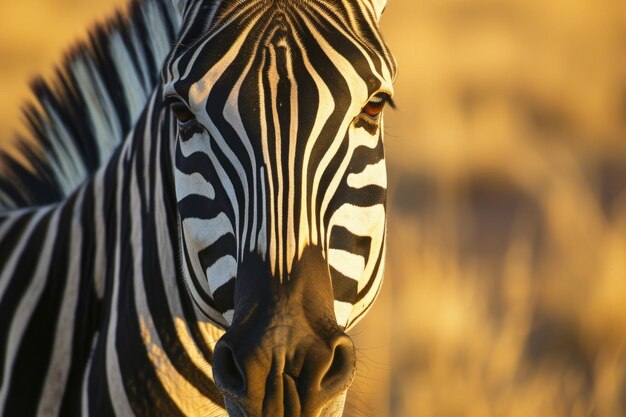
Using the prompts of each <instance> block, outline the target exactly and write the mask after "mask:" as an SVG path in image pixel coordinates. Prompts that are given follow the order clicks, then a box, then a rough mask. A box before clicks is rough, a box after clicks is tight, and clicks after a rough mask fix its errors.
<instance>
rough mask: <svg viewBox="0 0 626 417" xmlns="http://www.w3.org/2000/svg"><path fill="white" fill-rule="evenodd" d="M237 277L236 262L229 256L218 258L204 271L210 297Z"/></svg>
mask: <svg viewBox="0 0 626 417" xmlns="http://www.w3.org/2000/svg"><path fill="white" fill-rule="evenodd" d="M236 276H237V260H236V259H235V258H233V257H232V256H230V255H225V256H222V257H221V258H219V259H218V260H217V261H215V263H213V265H211V266H209V267H208V268H207V270H206V277H207V279H208V281H209V288H210V289H211V296H213V294H215V292H216V291H217V290H218V289H220V287H222V286H223V285H224V284H226V283H228V282H229V281H230V280H231V279H233V278H235V277H236Z"/></svg>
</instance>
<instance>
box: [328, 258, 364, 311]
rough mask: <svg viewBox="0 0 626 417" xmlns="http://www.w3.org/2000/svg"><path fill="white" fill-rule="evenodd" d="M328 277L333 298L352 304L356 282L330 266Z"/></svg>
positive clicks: (354, 299) (355, 294)
mask: <svg viewBox="0 0 626 417" xmlns="http://www.w3.org/2000/svg"><path fill="white" fill-rule="evenodd" d="M330 277H331V280H332V282H333V296H334V298H335V300H337V301H342V302H344V303H351V304H354V303H355V302H356V300H357V298H356V297H357V292H358V285H359V284H358V282H357V281H356V280H354V279H352V278H349V277H347V276H345V275H344V274H342V273H341V272H339V271H337V270H336V269H335V268H333V267H332V266H330Z"/></svg>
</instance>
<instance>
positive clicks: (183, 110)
mask: <svg viewBox="0 0 626 417" xmlns="http://www.w3.org/2000/svg"><path fill="white" fill-rule="evenodd" d="M166 102H167V104H168V105H169V106H170V109H171V110H172V114H174V117H175V118H176V119H177V120H178V121H179V122H180V123H187V122H190V121H192V120H193V119H195V117H196V116H195V115H194V114H193V112H192V111H191V110H189V107H187V105H186V104H185V103H183V102H182V101H180V100H179V99H177V98H170V99H167V100H166Z"/></svg>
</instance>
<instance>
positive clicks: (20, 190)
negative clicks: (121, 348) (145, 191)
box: [0, 0, 180, 211]
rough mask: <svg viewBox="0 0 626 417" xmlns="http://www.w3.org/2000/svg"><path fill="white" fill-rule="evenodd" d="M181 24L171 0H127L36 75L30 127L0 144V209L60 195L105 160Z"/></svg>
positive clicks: (135, 112)
mask: <svg viewBox="0 0 626 417" xmlns="http://www.w3.org/2000/svg"><path fill="white" fill-rule="evenodd" d="M179 26H180V15H179V12H178V11H177V10H176V8H175V6H174V4H173V2H172V0H132V1H131V3H130V4H129V5H128V6H127V10H126V11H125V12H120V11H117V12H116V14H115V15H114V16H113V17H112V18H109V19H108V20H107V21H105V22H104V23H99V24H97V25H96V26H95V28H93V29H92V30H91V31H90V33H89V37H88V40H87V41H82V42H80V43H78V44H77V45H75V46H74V48H73V49H72V50H71V51H70V53H69V54H68V55H67V56H66V58H65V59H64V62H63V64H62V65H60V66H59V67H57V68H56V71H55V74H54V76H53V77H52V79H51V80H49V81H46V80H44V79H43V78H42V77H39V78H37V79H36V80H35V81H33V83H32V85H31V88H32V91H33V93H34V95H35V100H34V101H33V102H31V103H28V104H27V105H26V107H25V109H24V116H25V118H26V125H27V133H26V134H24V135H19V136H18V137H17V140H16V143H15V145H14V148H11V149H0V211H2V210H8V209H15V208H21V207H29V206H39V205H44V204H49V203H53V202H57V201H60V200H62V199H64V198H65V197H66V196H67V195H68V194H70V193H71V192H72V191H74V190H75V189H76V188H77V187H78V186H79V185H80V184H81V183H83V182H84V181H85V180H86V179H88V178H89V177H91V176H92V175H93V174H94V172H95V171H96V170H97V169H98V168H99V167H100V166H102V165H103V164H105V163H106V162H107V161H108V160H109V158H110V156H111V154H112V153H113V151H114V150H115V149H116V148H117V147H118V145H119V144H120V143H121V142H122V141H123V140H124V138H125V137H126V135H127V134H128V133H129V132H130V131H131V129H132V128H133V124H134V123H135V120H136V118H137V117H138V115H139V113H140V112H141V111H142V109H143V108H144V106H145V105H146V102H147V101H148V98H149V96H150V94H151V93H152V91H153V89H154V87H155V86H156V83H157V81H158V80H159V76H160V69H161V65H162V62H163V60H164V59H165V57H166V55H167V54H168V52H169V51H170V50H171V49H172V47H173V43H174V40H175V36H176V35H177V31H178V29H179Z"/></svg>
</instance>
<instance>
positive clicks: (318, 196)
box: [163, 0, 395, 416]
mask: <svg viewBox="0 0 626 417" xmlns="http://www.w3.org/2000/svg"><path fill="white" fill-rule="evenodd" d="M384 3H385V1H384V0H319V1H304V0H272V1H270V0H249V1H246V2H242V1H235V0H223V1H214V2H211V1H191V0H190V1H188V2H186V3H183V4H182V5H181V9H182V10H183V25H182V27H183V30H182V31H181V34H180V39H179V42H178V44H177V46H176V48H175V49H174V50H173V51H172V53H171V54H170V56H169V58H168V60H167V61H166V64H165V66H164V70H163V79H164V88H163V97H164V99H165V102H166V103H167V104H168V105H169V106H170V107H171V111H172V114H173V115H174V116H175V118H176V119H177V127H176V131H177V134H176V145H175V156H174V158H175V178H174V180H175V181H174V182H175V188H176V197H177V209H178V216H179V235H180V247H181V260H180V262H181V269H182V274H183V275H184V279H185V280H186V283H187V286H188V288H189V292H190V294H191V298H192V299H193V301H194V303H195V304H196V307H197V308H199V309H200V310H202V312H203V313H204V314H205V316H206V318H207V319H209V320H211V321H212V322H213V323H215V324H217V325H219V326H221V327H223V328H224V329H227V331H226V333H225V335H224V336H223V337H222V339H221V340H220V341H219V342H218V344H217V346H216V349H215V355H214V375H215V380H216V383H217V385H218V387H219V388H220V389H221V390H222V392H223V393H224V396H225V401H226V405H227V408H228V411H229V413H230V415H235V416H239V415H246V416H260V415H272V416H274V415H276V416H279V415H300V414H301V415H311V416H317V415H324V416H335V415H340V414H341V412H342V409H343V403H344V399H345V392H346V390H347V388H348V386H349V385H350V383H351V381H352V378H353V376H354V370H355V353H354V348H353V345H352V342H351V340H350V339H349V338H348V336H346V334H345V333H344V332H345V330H346V329H348V328H349V327H350V326H352V325H353V324H354V323H355V322H356V321H358V320H359V319H360V318H361V317H362V316H363V314H364V313H365V312H366V311H367V309H368V308H369V307H370V306H371V304H372V303H373V301H374V298H375V296H376V294H377V292H378V289H379V287H380V284H381V280H382V273H383V257H384V246H385V222H386V211H385V194H386V185H387V180H386V169H385V161H384V152H383V137H382V132H383V126H382V125H383V120H382V110H383V107H384V106H385V104H387V103H388V102H391V95H392V91H393V90H392V80H393V78H394V76H395V63H394V60H393V58H392V56H391V54H390V52H389V51H388V49H387V47H386V46H385V44H384V42H383V41H382V39H381V36H380V34H379V32H378V23H377V22H378V19H379V17H380V14H381V13H382V9H383V8H384Z"/></svg>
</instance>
